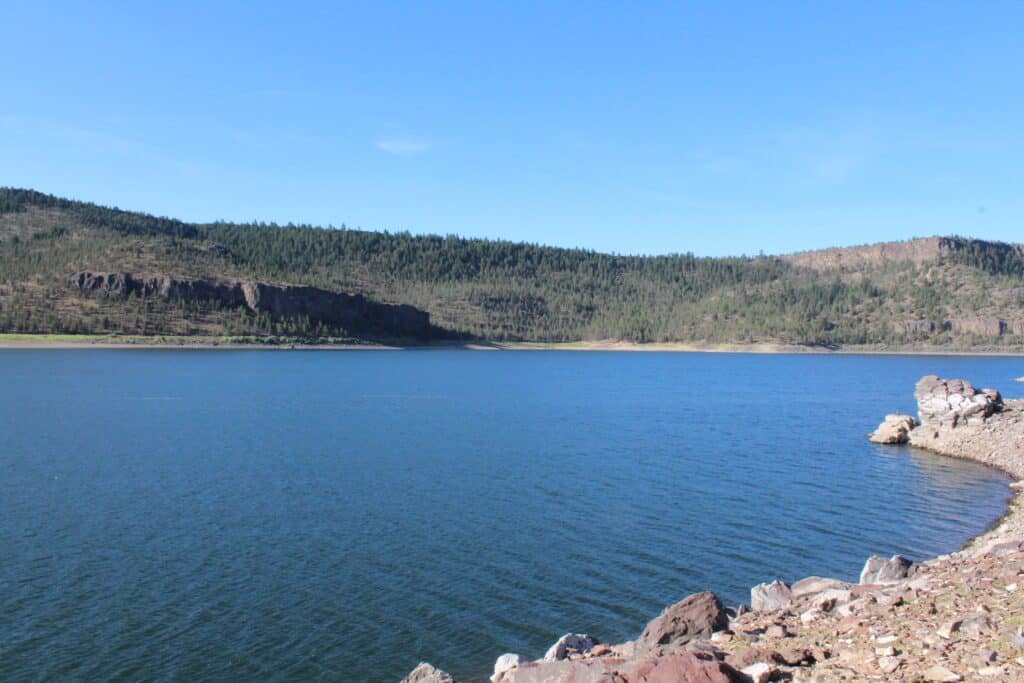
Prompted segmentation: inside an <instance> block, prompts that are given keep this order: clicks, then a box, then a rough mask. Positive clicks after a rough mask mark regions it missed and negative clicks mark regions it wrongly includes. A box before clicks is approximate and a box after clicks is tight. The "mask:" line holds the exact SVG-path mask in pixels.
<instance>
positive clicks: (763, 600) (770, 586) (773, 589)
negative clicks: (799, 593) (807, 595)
mask: <svg viewBox="0 0 1024 683" xmlns="http://www.w3.org/2000/svg"><path fill="white" fill-rule="evenodd" d="M792 603H793V591H792V590H791V589H790V587H789V584H788V583H783V582H782V581H772V582H771V583H760V584H758V585H756V586H754V587H753V588H751V589H750V607H751V609H753V610H754V611H755V612H773V611H775V610H779V609H785V608H787V607H789V606H790V605H791V604H792Z"/></svg>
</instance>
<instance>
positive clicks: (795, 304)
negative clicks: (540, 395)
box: [0, 189, 1024, 348]
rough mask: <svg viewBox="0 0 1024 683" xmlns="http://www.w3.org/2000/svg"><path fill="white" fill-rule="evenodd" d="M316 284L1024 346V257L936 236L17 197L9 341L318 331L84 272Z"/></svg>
mask: <svg viewBox="0 0 1024 683" xmlns="http://www.w3.org/2000/svg"><path fill="white" fill-rule="evenodd" d="M80 271H90V272H93V273H131V274H134V275H135V276H137V277H144V276H145V277H154V276H162V277H170V278H178V279H185V280H188V279H196V280H204V281H219V282H225V281H234V282H251V281H259V282H266V283H280V284H285V283H286V284H294V285H311V286H314V287H318V288H322V289H326V290H331V291H336V292H348V293H360V294H363V295H365V296H366V297H367V298H368V299H372V300H374V301H380V302H385V303H402V304H409V305H411V306H415V307H417V308H420V309H423V310H425V311H427V312H429V313H430V319H431V322H432V323H433V324H434V325H435V326H437V327H438V328H440V330H442V331H443V332H442V334H444V335H447V336H452V337H463V338H482V339H491V340H523V341H575V340H597V339H617V340H624V341H634V342H654V341H657V342H664V341H683V342H741V343H742V342H757V341H761V342H763V341H771V342H783V343H798V344H827V345H852V344H858V345H859V344H874V345H885V346H888V347H899V346H910V345H938V346H948V347H958V348H971V347H979V346H985V347H994V346H1002V347H1009V346H1016V345H1020V344H1022V343H1024V250H1022V248H1021V247H1020V246H1017V245H1008V244H1004V243H998V242H985V241H980V240H970V239H963V238H956V237H944V238H938V237H932V238H923V239H919V240H912V241H910V242H899V243H889V244H884V245H872V246H867V247H855V248H849V249H829V250H823V251H818V252H808V253H804V254H794V255H790V256H782V257H773V256H758V257H733V258H701V257H696V256H693V255H691V254H675V255H670V256H656V257H638V256H616V255H610V254H601V253H596V252H593V251H586V250H581V249H561V248H554V247H543V246H537V245H530V244H519V243H512V242H503V241H490V240H479V239H464V238H457V237H438V236H412V235H410V234H408V233H381V232H367V231H358V230H348V229H323V228H316V227H312V226H295V225H287V226H280V225H274V224H262V223H261V224H247V225H241V224H228V223H211V224H192V223H185V222H181V221H177V220H172V219H167V218H157V217H153V216H149V215H145V214H141V213H132V212H126V211H120V210H117V209H110V208H105V207H100V206H96V205H94V204H87V203H82V202H76V201H69V200H65V199H60V198H56V197H52V196H49V195H45V194H41V193H38V192H34V191H30V190H18V189H0V331H3V332H15V331H17V332H72V333H87V332H88V333H123V334H152V335H155V334H188V335H247V334H260V335H267V334H276V335H292V336H304V337H314V336H318V335H331V336H337V335H344V334H345V333H347V332H350V331H349V330H345V329H339V328H337V326H335V327H333V328H329V329H328V328H325V327H324V326H323V325H322V324H321V325H317V324H313V323H311V322H310V321H309V320H308V319H305V318H302V317H296V318H289V319H283V318H273V317H268V316H263V315H255V314H253V313H252V312H251V311H248V310H246V309H244V308H232V307H230V306H223V305H221V304H218V303H216V302H209V303H203V302H201V301H199V302H197V301H180V300H179V301H174V300H167V299H163V298H161V297H160V296H150V295H146V294H136V295H129V296H111V295H103V294H97V293H95V292H83V291H80V290H78V289H76V288H74V287H69V286H68V275H69V274H70V273H75V272H80Z"/></svg>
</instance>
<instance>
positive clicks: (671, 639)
mask: <svg viewBox="0 0 1024 683" xmlns="http://www.w3.org/2000/svg"><path fill="white" fill-rule="evenodd" d="M728 626H729V617H728V615H726V613H725V607H724V606H723V605H722V601H721V600H719V599H718V596H717V595H715V594H714V593H712V592H710V591H705V592H703V593H696V594H695V595H691V596H689V597H687V598H685V599H683V600H680V601H679V602H677V603H676V604H674V605H672V606H670V607H666V608H665V610H664V611H663V612H662V613H661V614H659V615H658V616H657V617H655V618H654V619H653V620H651V622H650V623H648V624H647V627H646V628H645V629H644V631H643V633H642V634H641V635H640V638H639V639H638V640H637V641H636V645H637V651H641V652H642V651H647V650H651V649H652V648H657V647H661V646H681V645H685V644H686V643H688V642H690V641H691V640H696V639H698V638H710V637H711V634H712V633H714V632H715V631H721V630H723V629H725V628H727V627H728Z"/></svg>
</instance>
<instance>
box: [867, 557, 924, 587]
mask: <svg viewBox="0 0 1024 683" xmlns="http://www.w3.org/2000/svg"><path fill="white" fill-rule="evenodd" d="M913 569H914V563H913V562H912V561H910V560H908V559H907V558H905V557H903V556H902V555H893V556H892V557H891V558H889V559H888V560H887V559H885V558H884V557H879V556H878V555H872V556H871V557H869V558H868V561H867V562H865V563H864V569H862V570H861V572H860V583H861V584H862V585H864V584H875V583H896V582H897V581H901V580H902V579H905V578H907V577H908V576H910V574H911V573H912V572H913Z"/></svg>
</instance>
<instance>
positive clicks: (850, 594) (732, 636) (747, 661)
mask: <svg viewBox="0 0 1024 683" xmlns="http://www.w3.org/2000/svg"><path fill="white" fill-rule="evenodd" d="M925 379H927V378H925ZM939 381H940V382H941V380H939ZM924 382H925V380H922V381H921V382H919V383H918V389H919V391H920V388H921V386H922V383H924ZM952 386H953V384H952V382H950V383H949V392H948V394H949V395H952V393H953V389H952ZM945 390H946V385H945V384H944V385H943V391H945ZM970 391H972V392H973V391H974V390H973V388H971V389H970ZM978 393H979V394H980V393H981V392H978ZM937 395H940V396H946V394H942V393H941V392H940V394H937ZM965 395H967V396H968V397H971V394H970V393H968V394H965ZM915 396H916V397H917V398H918V403H919V411H920V412H921V413H922V418H924V417H925V413H926V412H929V413H930V414H929V415H928V417H929V420H928V421H926V423H925V424H924V425H922V426H918V427H917V428H916V429H914V430H912V431H910V433H909V434H908V435H907V437H908V438H905V439H904V440H903V441H904V442H907V441H909V447H911V448H920V449H922V450H925V451H928V452H930V453H934V454H936V455H940V456H945V457H951V458H957V459H961V460H970V461H973V462H977V463H980V464H983V465H986V466H988V467H991V468H993V469H995V470H997V471H999V472H1001V473H1003V474H1005V475H1007V477H1008V478H1009V479H1010V483H1009V485H1008V489H1009V493H1010V495H1009V496H1008V498H1007V500H1006V508H1005V510H1004V512H1003V514H1002V515H1000V516H999V517H998V518H997V519H996V520H994V521H993V522H992V524H991V525H990V526H989V527H988V529H986V530H985V531H983V532H982V533H980V534H978V535H977V536H974V537H972V538H969V539H968V540H967V541H965V542H964V543H963V545H962V546H961V547H960V548H959V549H958V550H955V551H952V552H950V553H948V554H945V555H939V556H937V557H932V558H927V559H922V560H920V561H919V562H910V561H907V560H903V559H902V558H899V556H895V557H893V558H892V559H891V560H887V559H886V558H878V557H872V558H869V559H868V561H867V563H866V564H865V568H864V571H863V572H862V574H861V581H860V583H858V584H852V583H847V582H843V581H840V580H837V579H828V578H821V577H807V578H805V579H803V580H801V581H799V582H796V583H794V584H793V585H792V586H790V585H789V584H783V583H780V582H778V581H774V582H772V583H763V584H760V585H758V586H755V587H753V588H752V589H751V604H752V609H750V610H748V611H745V612H744V610H743V608H738V609H737V610H736V611H735V612H734V613H733V614H731V615H730V616H729V617H728V618H727V619H726V622H725V623H724V624H723V623H719V622H718V621H717V619H716V620H709V619H708V618H707V615H706V613H703V612H700V613H698V612H695V611H694V609H693V607H692V603H693V602H695V601H699V600H701V599H702V598H703V599H704V603H705V606H704V609H705V610H706V609H707V601H708V598H705V597H704V596H711V598H712V599H714V600H717V598H715V596H714V594H712V593H698V594H696V595H692V596H689V597H687V598H685V599H684V600H682V601H681V602H679V603H677V604H675V605H672V606H669V607H666V608H665V611H664V612H662V614H661V615H659V616H658V617H657V618H655V619H654V620H653V621H651V622H650V623H649V624H648V626H647V628H646V629H645V630H644V633H643V635H641V636H640V638H639V639H638V640H636V641H630V642H627V643H622V644H617V645H591V644H589V643H588V644H587V645H586V647H585V649H580V650H579V651H578V652H577V653H576V654H573V655H570V656H569V657H567V658H565V659H561V661H559V659H560V658H558V657H557V655H556V656H555V658H552V657H551V652H552V651H553V650H552V651H549V653H548V655H546V656H545V658H544V659H542V660H536V661H532V662H531V661H527V660H526V659H523V658H519V656H518V655H503V657H502V658H499V660H498V661H497V662H496V665H495V672H496V673H495V676H494V677H492V679H491V680H492V681H495V683H535V682H538V681H548V680H569V679H570V678H572V677H573V676H578V677H579V678H580V679H581V680H582V679H584V678H586V676H591V675H593V674H599V673H601V672H604V671H616V672H618V671H635V672H637V673H639V672H641V671H651V670H659V667H675V668H676V669H678V671H680V672H681V671H683V669H684V668H687V667H688V669H687V670H690V669H694V668H695V667H696V668H697V669H699V670H700V673H699V674H698V673H692V674H687V675H680V674H677V677H676V678H675V679H674V680H680V681H684V680H690V678H689V677H688V676H689V675H692V676H694V680H698V679H699V680H715V681H723V682H724V681H734V680H747V681H754V682H755V683H766V682H767V681H775V680H792V681H797V682H799V681H805V682H808V683H810V682H815V683H817V682H819V681H821V682H824V681H860V680H902V681H939V682H941V681H946V682H950V683H952V682H954V681H965V680H966V681H974V680H979V681H985V680H1019V681H1024V628H1022V627H1024V599H1022V598H1024V399H1007V400H1005V401H1004V405H1003V407H1002V410H1001V411H997V412H993V413H992V415H991V416H989V417H987V418H983V419H981V420H978V418H977V416H975V417H973V418H971V417H966V414H967V413H965V416H964V417H963V418H962V420H961V423H960V426H949V423H948V422H944V421H945V420H947V419H948V417H949V416H951V415H953V411H956V410H959V408H956V404H957V400H956V399H955V397H951V398H949V399H948V401H949V403H948V404H945V403H944V404H943V405H946V406H947V408H949V407H952V409H953V411H951V412H945V411H943V412H944V414H943V415H942V416H941V417H936V415H935V414H934V413H931V411H930V408H929V410H927V411H926V405H928V406H931V405H933V404H929V403H927V402H928V400H929V399H928V397H926V396H924V395H921V396H919V395H918V394H917V393H915ZM984 415H988V412H986V413H984ZM954 424H955V423H954ZM883 426H884V423H883ZM880 429H881V428H880ZM873 563H874V564H873ZM871 572H875V573H871ZM865 577H868V578H867V579H865ZM800 584H803V585H804V588H798V587H799V586H800ZM809 584H810V585H813V588H812V589H807V586H808V585H809ZM814 584H816V585H814ZM719 607H720V608H721V609H722V610H723V612H724V611H728V610H724V607H722V606H721V605H720V603H719ZM670 618H671V619H670ZM702 619H703V621H701V620H702ZM687 620H689V621H687ZM681 621H682V622H684V624H683V627H682V629H679V628H678V625H679V622H681ZM666 622H669V623H671V624H672V625H674V626H675V627H676V628H677V630H676V632H675V633H672V632H671V631H668V632H667V633H668V634H669V635H666V636H665V637H663V638H662V639H661V640H658V641H657V642H656V643H654V644H653V645H652V643H651V642H650V640H649V633H650V632H651V631H652V629H653V630H654V631H655V632H656V633H658V634H660V633H666V631H664V628H665V627H666ZM658 628H661V629H663V630H661V631H659V630H658ZM701 629H702V630H701ZM697 631H699V632H697ZM680 634H682V635H681V636H680ZM566 637H569V636H566ZM574 637H575V636H574ZM581 637H582V636H581ZM677 637H678V638H679V639H678V641H677V640H675V639H676V638H677ZM564 639H565V637H563V640H564ZM645 639H648V640H647V641H646V642H645ZM560 642H561V641H560ZM666 643H667V645H666ZM594 653H597V654H594ZM507 657H512V658H518V659H516V661H515V662H514V663H513V664H512V666H510V667H509V668H507V669H503V670H502V671H501V672H500V673H499V672H498V668H499V666H501V665H502V662H503V659H505V658H507ZM510 663H512V662H510V661H508V660H506V661H505V664H510ZM716 676H717V677H716ZM573 680H575V678H573ZM586 680H591V678H586ZM594 680H596V678H594ZM616 680H619V679H616ZM621 680H623V681H630V682H632V681H634V680H636V681H640V680H646V678H643V676H641V675H637V677H636V678H635V679H634V678H633V677H631V675H628V674H627V675H625V676H624V677H623V678H622V679H621Z"/></svg>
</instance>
